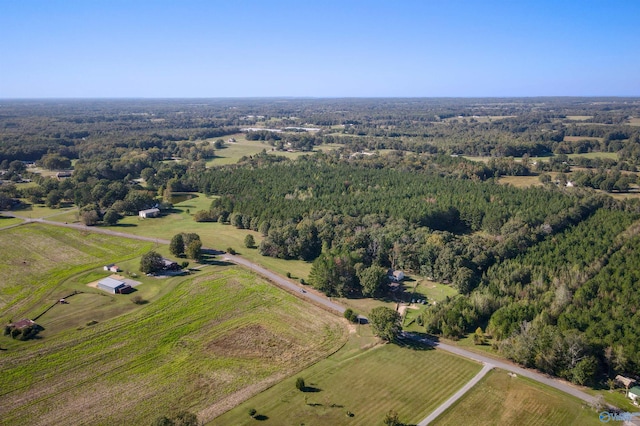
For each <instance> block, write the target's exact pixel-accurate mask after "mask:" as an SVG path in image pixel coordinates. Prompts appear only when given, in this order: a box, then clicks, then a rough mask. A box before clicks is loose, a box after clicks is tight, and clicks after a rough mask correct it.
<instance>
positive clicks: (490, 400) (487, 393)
mask: <svg viewBox="0 0 640 426" xmlns="http://www.w3.org/2000/svg"><path fill="white" fill-rule="evenodd" d="M433 424H434V425H443V426H444V425H452V426H454V425H455V426H458V425H469V426H480V425H498V424H504V425H520V426H528V425H531V426H544V425H549V426H555V425H567V426H569V425H576V426H578V425H580V426H583V425H598V424H602V423H601V422H600V419H599V418H598V413H597V412H596V411H595V410H593V409H591V408H590V407H587V406H586V405H584V404H583V402H582V401H580V400H579V399H577V398H574V397H572V396H570V395H568V394H565V393H563V392H560V391H558V390H555V389H553V388H550V387H547V386H544V385H541V384H539V383H537V382H533V381H530V380H527V379H524V378H521V377H511V376H509V375H508V374H507V372H505V371H502V370H493V371H491V372H489V373H488V374H487V376H485V377H484V378H483V379H482V380H481V381H480V382H479V383H478V384H477V385H476V386H475V387H473V388H472V389H471V390H470V391H469V392H468V393H467V394H466V395H464V396H463V397H462V399H460V400H458V402H456V403H455V404H454V405H453V406H452V407H451V408H450V409H449V410H447V411H445V412H444V414H442V415H441V416H440V417H438V418H437V419H436V421H435V422H433Z"/></svg>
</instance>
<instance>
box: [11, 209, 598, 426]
mask: <svg viewBox="0 0 640 426" xmlns="http://www.w3.org/2000/svg"><path fill="white" fill-rule="evenodd" d="M1 213H2V214H3V215H5V216H11V217H16V218H19V219H23V220H24V221H25V222H26V223H29V222H36V223H45V224H47V225H53V226H62V227H66V228H73V229H78V230H81V231H85V232H98V233H102V234H108V235H113V236H117V237H122V238H131V239H136V240H141V241H151V242H154V243H158V244H169V240H164V239H160V238H151V237H143V236H140V235H133V234H127V233H124V232H118V231H112V230H109V229H104V228H97V227H92V226H85V225H80V224H74V223H61V222H54V221H50V220H46V219H43V218H38V219H31V218H25V217H23V216H19V215H16V214H15V213H12V212H1ZM218 253H220V252H218ZM224 259H225V260H228V261H230V262H233V263H235V264H238V265H242V266H244V267H246V268H248V269H251V270H252V271H254V272H256V273H258V274H260V275H262V276H263V277H265V278H267V279H268V280H270V281H271V282H273V283H274V284H276V285H278V286H280V287H282V288H285V289H287V290H289V291H292V292H295V293H296V294H297V295H298V296H299V297H301V298H306V299H308V300H310V301H313V302H314V303H316V304H319V305H320V306H323V307H325V308H327V309H330V310H332V311H335V312H338V313H343V312H344V311H345V308H344V306H341V305H339V304H337V303H335V302H332V301H331V300H328V299H327V298H326V297H324V296H321V295H318V294H315V293H313V292H310V291H307V290H305V289H303V288H302V287H300V286H298V285H296V284H294V283H293V282H292V281H290V280H288V279H286V278H284V277H282V276H280V275H278V274H276V273H274V272H271V271H269V270H268V269H265V268H263V267H262V266H260V265H258V264H255V263H253V262H250V261H248V260H246V259H244V258H242V257H239V256H235V255H231V254H226V255H225V257H224ZM361 318H363V319H366V318H365V317H361ZM400 338H405V339H413V340H417V341H420V342H422V343H424V344H427V345H430V346H433V347H435V348H438V349H442V350H444V351H447V352H450V353H453V354H456V355H459V356H461V357H464V358H468V359H472V360H475V361H478V362H480V363H482V364H484V365H485V366H489V365H492V366H493V367H496V368H500V369H503V370H506V371H511V372H513V373H516V374H519V375H521V376H524V377H527V378H529V379H532V380H535V381H537V382H540V383H543V384H545V385H547V386H551V387H553V388H555V389H558V390H560V391H562V392H565V393H568V394H570V395H572V396H574V397H576V398H579V399H581V400H582V401H585V402H586V403H588V404H593V403H595V401H596V398H595V397H594V396H592V395H589V394H588V393H586V392H583V391H581V390H580V389H578V388H576V387H573V386H571V385H570V384H568V383H567V382H565V381H563V380H560V379H556V378H554V377H551V376H547V375H544V374H542V373H539V372H537V371H535V370H529V369H525V368H522V367H518V366H516V365H513V364H511V363H508V362H504V361H500V360H497V359H494V358H491V357H488V356H485V355H481V354H477V353H475V352H471V351H468V350H466V349H463V348H460V347H458V346H453V345H449V344H446V343H441V342H436V341H433V340H431V339H429V338H425V337H421V336H418V335H415V334H411V333H406V332H403V333H402V334H401V336H400ZM483 370H484V369H483ZM485 374H486V372H485ZM476 377H477V376H476ZM473 380H475V378H474V379H473ZM473 380H472V381H473ZM478 380H480V378H478ZM470 383H471V382H470ZM425 420H426V419H425ZM421 424H422V423H421Z"/></svg>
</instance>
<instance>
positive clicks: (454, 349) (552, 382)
mask: <svg viewBox="0 0 640 426" xmlns="http://www.w3.org/2000/svg"><path fill="white" fill-rule="evenodd" d="M401 337H402V338H407V339H413V340H416V341H419V342H421V343H424V344H426V345H429V346H433V347H435V348H438V349H442V350H444V351H447V352H450V353H453V354H456V355H459V356H461V357H464V358H468V359H472V360H474V361H478V362H480V363H483V364H485V365H488V364H491V365H493V366H494V367H496V368H500V369H502V370H506V371H511V372H512V373H516V374H518V375H520V376H523V377H527V378H529V379H532V380H535V381H536V382H540V383H543V384H545V385H547V386H551V387H552V388H556V389H558V390H560V391H562V392H565V393H568V394H569V395H572V396H575V397H576V398H578V399H581V400H583V401H584V402H586V403H588V404H593V403H595V402H596V398H595V397H594V396H592V395H589V394H588V393H586V392H583V391H581V390H580V389H578V388H576V387H574V386H572V385H570V384H569V383H567V382H565V381H564V380H560V379H556V378H554V377H551V376H547V375H545V374H542V373H539V372H538V371H536V370H529V369H526V368H522V367H518V366H516V365H513V364H511V363H508V362H504V361H500V360H497V359H494V358H491V357H488V356H485V355H481V354H477V353H475V352H471V351H468V350H466V349H462V348H460V347H458V346H453V345H449V344H446V343H441V342H435V341H433V340H431V339H429V338H426V337H420V336H417V335H415V334H411V333H405V332H403V333H402V335H401Z"/></svg>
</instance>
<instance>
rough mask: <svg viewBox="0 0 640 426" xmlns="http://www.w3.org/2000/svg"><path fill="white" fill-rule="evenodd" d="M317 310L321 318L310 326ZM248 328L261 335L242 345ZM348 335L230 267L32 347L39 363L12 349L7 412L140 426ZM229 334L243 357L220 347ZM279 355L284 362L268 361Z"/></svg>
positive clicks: (210, 400) (6, 373)
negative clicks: (115, 408) (109, 403)
mask: <svg viewBox="0 0 640 426" xmlns="http://www.w3.org/2000/svg"><path fill="white" fill-rule="evenodd" d="M310 313H313V320H309V319H306V320H303V318H304V315H307V314H310ZM285 324H286V327H285ZM256 327H257V328H256ZM242 330H245V333H246V330H255V331H256V332H257V333H258V334H257V335H254V336H249V338H248V341H246V342H244V341H243V340H238V338H239V337H240V336H242V334H239V335H238V334H237V333H243V331H242ZM340 330H342V326H341V325H340V320H339V319H337V318H335V317H333V316H331V315H330V314H328V313H324V312H323V311H321V310H318V309H317V308H313V307H304V308H303V307H302V306H300V302H299V301H297V300H296V299H295V298H293V297H292V296H290V295H287V294H286V293H283V292H282V291H280V290H278V289H276V288H274V287H272V286H271V285H269V284H267V283H266V282H264V281H263V280H262V279H260V278H257V277H256V276H255V275H253V274H251V273H248V272H245V271H241V270H239V269H237V268H231V269H226V270H222V271H219V272H218V273H216V275H214V276H211V277H206V276H200V277H198V278H194V279H190V280H187V281H185V282H183V283H182V284H180V285H179V286H178V287H176V289H175V290H173V291H172V292H170V293H169V294H168V295H167V296H166V297H164V298H162V299H160V300H159V301H157V302H156V303H154V304H150V305H148V306H146V307H144V308H143V309H141V310H140V311H138V312H137V313H133V314H130V315H127V316H126V317H117V318H114V319H112V320H110V321H107V322H104V323H100V324H97V325H95V326H92V327H88V328H86V329H83V330H76V331H74V332H73V333H62V334H60V335H56V336H55V337H52V338H46V339H43V340H41V341H39V342H33V344H34V345H38V348H31V349H32V351H33V350H34V349H35V353H38V354H39V355H38V356H37V357H34V356H28V357H22V356H21V352H22V351H21V350H20V349H17V350H15V351H12V353H11V356H10V357H9V358H8V359H7V358H5V359H3V360H2V369H3V375H2V378H1V379H0V380H1V382H0V389H2V390H3V392H2V397H3V401H4V402H5V404H3V406H2V407H3V408H1V409H0V411H1V412H0V416H2V418H3V419H5V420H6V421H8V422H9V423H11V424H17V423H23V424H26V423H28V424H60V423H61V422H69V421H73V423H74V424H113V423H122V422H124V421H125V419H127V420H126V421H128V422H131V423H130V424H140V421H142V419H145V418H147V419H148V418H150V417H153V416H154V414H156V415H157V413H158V412H159V411H161V410H169V411H170V410H174V409H178V408H180V407H179V405H181V404H185V406H184V407H183V408H185V409H190V410H192V411H196V412H197V411H199V410H204V409H206V408H207V407H209V406H211V405H212V404H214V403H215V401H217V400H220V399H222V398H224V397H225V396H226V395H228V394H229V393H232V392H234V391H236V390H238V389H241V388H243V387H246V386H248V385H250V384H251V383H255V382H259V381H261V380H264V379H265V378H267V377H269V376H271V375H273V374H278V373H279V372H283V371H289V370H290V369H292V368H293V369H296V368H300V366H303V365H305V364H306V363H309V362H310V361H312V360H313V359H315V358H316V357H318V356H322V355H323V354H326V353H327V351H329V352H331V351H332V350H335V349H332V348H336V345H338V346H337V347H339V345H340V344H341V342H342V339H343V338H342V335H343V334H342V333H343V332H342V331H340ZM234 333H235V334H234ZM225 336H227V337H225ZM233 336H236V337H233ZM251 337H256V338H257V339H256V340H253V341H252V340H251ZM221 338H222V339H225V338H226V339H228V338H231V339H232V340H231V341H230V342H231V348H232V349H233V347H235V348H236V349H235V351H234V350H231V352H229V351H228V350H226V349H224V348H225V347H227V346H226V345H223V346H218V347H217V349H216V346H212V345H215V342H216V341H217V340H219V339H221ZM54 339H55V340H54ZM50 343H51V346H49V344H50ZM251 345H253V346H251ZM256 345H257V346H256ZM261 345H264V346H261ZM270 345H275V346H270ZM23 349H25V348H23ZM273 351H278V352H279V353H282V354H285V355H286V356H285V357H281V359H280V358H278V357H271V358H264V356H261V352H263V353H267V354H269V353H273ZM31 353H33V352H31ZM116 390H117V391H116ZM183 396H184V397H187V396H188V398H187V399H186V400H185V399H183ZM105 397H106V398H110V399H111V400H113V401H114V403H117V404H118V406H119V410H118V411H117V412H112V411H113V410H111V409H110V407H109V406H104V404H102V403H101V401H103V398H105ZM142 399H144V400H145V405H144V408H140V407H139V402H140V401H141V400H142ZM50 407H58V408H56V410H55V411H52V410H51V409H50ZM60 407H64V408H60ZM72 419H73V420H72Z"/></svg>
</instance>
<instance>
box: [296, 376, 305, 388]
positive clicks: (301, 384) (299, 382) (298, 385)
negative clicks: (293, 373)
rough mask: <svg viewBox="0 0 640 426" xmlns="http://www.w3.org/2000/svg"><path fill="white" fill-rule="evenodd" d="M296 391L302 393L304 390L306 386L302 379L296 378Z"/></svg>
mask: <svg viewBox="0 0 640 426" xmlns="http://www.w3.org/2000/svg"><path fill="white" fill-rule="evenodd" d="M296 389H298V390H299V391H302V392H304V390H305V389H306V386H305V384H304V379H303V378H302V377H298V378H297V379H296Z"/></svg>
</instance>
